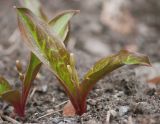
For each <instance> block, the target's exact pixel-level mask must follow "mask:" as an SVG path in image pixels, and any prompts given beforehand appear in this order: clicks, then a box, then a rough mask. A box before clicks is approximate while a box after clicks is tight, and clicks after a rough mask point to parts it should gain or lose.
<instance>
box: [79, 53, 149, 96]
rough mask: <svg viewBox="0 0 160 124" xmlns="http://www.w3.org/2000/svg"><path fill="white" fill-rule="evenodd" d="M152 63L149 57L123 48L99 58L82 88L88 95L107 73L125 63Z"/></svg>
mask: <svg viewBox="0 0 160 124" xmlns="http://www.w3.org/2000/svg"><path fill="white" fill-rule="evenodd" d="M133 64H139V65H150V62H149V58H148V57H147V56H145V55H142V54H139V53H133V52H129V51H127V50H121V51H120V52H118V53H117V54H114V55H111V56H109V57H106V58H103V59H101V60H99V61H98V62H97V63H96V64H95V65H94V66H93V67H92V68H91V69H90V70H89V71H88V72H87V74H86V75H85V76H84V79H83V81H82V83H81V88H82V90H83V93H84V95H85V97H86V95H87V94H86V92H87V93H88V92H89V90H90V89H91V88H92V87H93V86H94V84H95V83H96V82H97V81H98V80H99V79H101V78H102V77H103V76H105V75H106V74H108V73H110V72H112V71H114V70H115V69H117V68H119V67H121V66H123V65H133Z"/></svg>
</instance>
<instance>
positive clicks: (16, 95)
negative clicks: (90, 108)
mask: <svg viewBox="0 0 160 124" xmlns="http://www.w3.org/2000/svg"><path fill="white" fill-rule="evenodd" d="M27 1H28V0H27ZM27 1H26V2H27ZM30 2H32V1H30ZM37 2H38V1H37ZM27 5H28V4H27ZM29 5H30V4H29ZM27 7H29V8H31V9H33V8H32V6H31V7H30V6H27ZM23 10H24V11H25V9H17V11H18V13H19V14H20V13H21V11H23ZM26 10H27V9H26ZM39 11H40V7H39V5H38V6H37V9H36V8H34V12H35V14H36V15H37V16H40V17H41V18H42V19H43V20H45V21H46V20H47V17H46V16H45V15H44V13H43V12H42V10H41V12H39ZM76 13H77V11H74V10H70V11H64V12H62V13H61V14H58V15H57V16H56V17H55V18H53V19H52V20H51V21H49V23H48V24H47V25H49V26H50V29H51V31H52V33H54V34H56V35H58V37H59V39H61V41H62V42H65V43H67V40H68V34H69V21H70V19H71V18H72V16H73V15H74V14H76ZM19 14H18V15H19ZM28 16H30V15H28ZM26 19H27V18H26ZM18 20H19V25H21V22H20V18H19V17H18ZM35 20H36V19H35ZM22 21H24V22H26V23H27V22H28V23H30V21H31V20H28V19H27V20H25V18H24V19H23V20H22ZM47 21H48V20H47ZM47 21H46V22H47ZM30 24H31V23H30ZM30 24H28V25H26V26H27V27H30V26H31V25H30ZM61 24H62V25H61ZM59 25H61V26H60V27H59ZM32 26H33V27H30V28H31V30H35V29H36V27H34V25H32ZM23 28H24V27H23V26H22V27H21V32H22V36H24V37H26V33H25V32H24V33H23V30H24V31H25V29H23ZM28 33H29V32H28ZM33 35H34V39H36V40H39V38H40V37H43V33H42V34H39V37H37V34H34V32H32V34H31V37H30V36H29V37H27V38H28V40H27V42H26V44H28V45H29V46H30V47H31V46H33V45H34V44H30V43H29V42H28V41H31V40H32V36H33ZM36 37H37V38H36ZM45 38H46V39H47V40H48V41H50V40H51V38H50V37H49V36H47V35H46V37H45ZM34 39H33V40H34ZM46 39H42V44H41V46H42V48H43V49H44V50H45V51H44V52H48V53H49V54H48V56H46V57H47V58H50V59H51V60H53V59H54V58H51V57H52V56H53V52H55V50H56V49H54V48H53V49H49V50H47V51H46V49H47V47H48V45H49V44H47V42H46ZM57 47H58V46H57ZM63 47H64V46H63ZM36 51H37V50H36ZM40 54H41V53H40ZM56 54H57V53H55V55H56ZM41 59H43V58H41ZM44 60H45V59H44ZM46 62H47V61H46ZM41 65H42V63H41V61H40V60H39V58H38V57H36V56H35V54H34V52H33V53H32V52H31V55H30V60H29V64H28V68H27V71H26V73H25V74H23V73H22V65H21V63H20V61H19V60H17V61H16V68H17V71H18V73H19V78H20V80H21V81H22V91H21V92H20V91H19V90H15V89H13V88H12V87H11V86H10V84H9V83H8V81H7V80H6V79H5V78H4V77H2V76H0V98H2V99H3V100H5V101H7V102H8V103H10V104H11V105H13V107H14V109H15V112H16V113H17V114H18V115H19V116H21V117H24V115H25V105H26V102H27V97H28V94H29V92H30V89H31V86H32V82H33V80H34V79H35V77H36V75H37V73H38V72H39V70H40V67H41ZM70 70H71V69H70Z"/></svg>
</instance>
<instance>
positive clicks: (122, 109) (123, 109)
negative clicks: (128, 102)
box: [119, 106, 129, 116]
mask: <svg viewBox="0 0 160 124" xmlns="http://www.w3.org/2000/svg"><path fill="white" fill-rule="evenodd" d="M128 111H129V107H128V106H121V107H120V108H119V115H120V116H123V115H125V114H126V113H127V112H128Z"/></svg>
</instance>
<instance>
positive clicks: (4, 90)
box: [0, 54, 41, 117]
mask: <svg viewBox="0 0 160 124" xmlns="http://www.w3.org/2000/svg"><path fill="white" fill-rule="evenodd" d="M33 56H34V54H31V57H30V58H32V59H31V61H32V65H31V63H30V64H29V65H28V69H27V72H26V74H25V75H24V74H22V66H21V63H20V62H19V61H16V67H17V70H18V72H19V77H20V79H21V81H22V92H20V91H19V90H17V89H13V88H12V86H11V85H10V84H9V83H8V81H7V80H6V79H5V78H4V77H2V76H0V97H1V98H2V99H3V100H5V101H7V102H8V103H10V104H11V105H13V107H14V110H15V112H16V113H17V114H18V115H19V116H21V117H24V110H25V105H26V101H27V97H28V94H29V91H30V88H31V84H32V82H33V80H34V79H35V77H36V75H37V73H38V71H39V68H40V66H41V62H40V61H37V59H33V58H35V57H33Z"/></svg>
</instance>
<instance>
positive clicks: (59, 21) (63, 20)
mask: <svg viewBox="0 0 160 124" xmlns="http://www.w3.org/2000/svg"><path fill="white" fill-rule="evenodd" d="M77 12H79V10H68V11H64V12H62V13H60V14H58V15H57V16H55V17H54V18H53V19H52V20H51V21H50V22H49V26H50V29H51V31H53V32H54V33H56V34H57V35H58V36H60V37H61V38H62V41H65V42H67V40H66V38H67V36H68V35H69V34H68V33H69V21H70V19H71V18H72V17H73V15H75V14H76V13H77Z"/></svg>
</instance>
